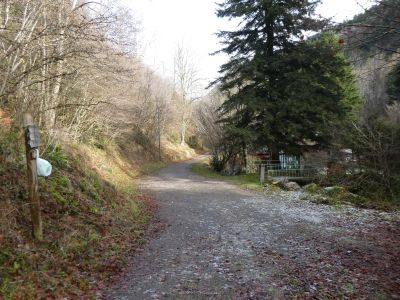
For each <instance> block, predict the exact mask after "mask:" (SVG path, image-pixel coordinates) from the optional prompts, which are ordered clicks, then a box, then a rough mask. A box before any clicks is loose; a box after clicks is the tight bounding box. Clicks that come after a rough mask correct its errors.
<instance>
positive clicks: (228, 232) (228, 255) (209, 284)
mask: <svg viewBox="0 0 400 300" xmlns="http://www.w3.org/2000/svg"><path fill="white" fill-rule="evenodd" d="M200 159H201V158H200ZM196 161H197V160H194V161H188V162H184V163H179V164H174V165H171V166H169V167H167V168H165V169H162V170H161V171H159V172H158V173H156V174H154V175H153V176H151V177H147V178H146V179H145V180H144V181H143V182H142V188H143V189H144V190H145V191H147V192H149V193H151V194H152V195H153V196H154V198H155V201H156V203H157V204H158V205H159V217H160V219H161V220H162V221H163V222H164V223H165V227H164V229H163V230H161V232H159V233H158V234H157V235H156V236H155V237H153V238H151V239H150V240H149V242H148V243H147V244H146V246H145V247H144V249H143V251H142V252H141V254H139V255H137V256H136V257H133V258H132V259H131V260H130V262H129V263H128V265H127V267H126V270H125V273H124V275H123V276H122V277H121V279H120V280H119V281H118V282H116V283H115V284H114V286H113V287H111V288H110V289H109V291H108V292H107V296H106V298H107V299H287V298H300V299H304V298H310V299H311V298H325V299H336V298H340V297H341V298H344V299H346V298H351V299H377V298H380V299H400V296H399V295H400V262H399V261H400V259H399V252H398V251H399V250H398V249H399V233H400V230H399V224H400V223H399V220H400V217H399V214H398V213H385V212H378V211H373V210H362V209H355V208H351V207H342V208H335V207H331V206H325V205H317V204H314V203H310V202H307V201H304V200H300V199H301V192H279V193H271V194H268V193H267V192H266V193H265V194H261V193H256V192H254V191H246V190H243V189H240V188H239V187H237V186H235V185H232V184H230V183H227V182H222V181H215V180H210V179H207V178H204V177H201V176H197V175H194V174H193V173H192V172H191V171H190V165H191V164H192V163H193V162H196Z"/></svg>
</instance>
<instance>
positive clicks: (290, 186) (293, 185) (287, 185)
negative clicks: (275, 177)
mask: <svg viewBox="0 0 400 300" xmlns="http://www.w3.org/2000/svg"><path fill="white" fill-rule="evenodd" d="M279 186H280V187H282V188H283V189H284V190H286V191H299V190H301V187H300V185H299V184H298V183H297V182H293V181H289V182H287V181H281V182H280V183H279Z"/></svg>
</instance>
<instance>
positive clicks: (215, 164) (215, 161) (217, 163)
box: [210, 154, 225, 172]
mask: <svg viewBox="0 0 400 300" xmlns="http://www.w3.org/2000/svg"><path fill="white" fill-rule="evenodd" d="M210 166H211V168H212V169H213V170H214V171H215V172H222V170H223V169H224V167H225V161H224V160H223V159H221V158H219V156H218V155H216V154H214V155H213V156H212V157H211V159H210Z"/></svg>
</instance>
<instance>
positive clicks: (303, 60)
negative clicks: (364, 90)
mask: <svg viewBox="0 0 400 300" xmlns="http://www.w3.org/2000/svg"><path fill="white" fill-rule="evenodd" d="M319 2H320V1H319V0H316V1H307V0H302V1H298V0H297V1H291V0H287V1H283V0H225V2H224V3H222V4H219V9H218V10H217V15H218V16H219V17H226V18H229V19H238V20H240V25H239V29H238V30H236V31H222V32H219V34H218V36H219V37H220V38H221V39H222V44H223V48H222V49H221V50H220V51H219V52H224V53H227V54H228V55H229V56H230V60H229V61H228V62H227V63H225V64H224V65H222V66H221V68H220V74H221V76H220V78H219V79H218V80H217V81H216V82H215V84H218V85H219V87H220V89H221V91H222V92H224V93H225V94H226V96H227V101H226V102H225V103H224V104H223V105H222V107H221V108H220V112H221V114H222V119H221V121H222V122H224V123H225V124H226V129H227V134H228V135H231V136H232V135H235V134H237V135H238V136H239V137H240V138H241V139H242V140H243V141H247V142H248V141H249V140H251V141H252V143H253V144H255V145H257V146H268V147H269V148H270V149H271V150H272V151H273V152H274V153H277V152H278V151H281V150H283V151H285V152H286V153H291V154H301V153H303V152H304V151H307V150H309V149H310V148H323V147H326V146H327V145H329V143H330V140H331V133H332V129H333V126H335V122H337V121H340V120H343V119H344V118H345V117H346V115H347V112H349V111H350V110H351V107H352V105H354V103H356V102H357V101H358V97H357V93H356V91H355V89H354V85H353V83H354V78H353V76H352V74H351V69H350V68H349V65H348V63H347V62H346V60H345V58H344V56H343V55H342V54H341V49H340V45H339V43H338V42H337V40H335V37H334V36H333V35H332V34H323V35H319V36H318V37H317V38H314V39H313V40H312V41H305V40H304V35H305V34H306V33H307V32H312V31H313V32H318V31H320V30H321V29H322V28H323V27H324V25H325V24H324V21H322V20H321V19H318V18H317V17H315V15H314V10H315V8H316V6H317V5H318V4H319Z"/></svg>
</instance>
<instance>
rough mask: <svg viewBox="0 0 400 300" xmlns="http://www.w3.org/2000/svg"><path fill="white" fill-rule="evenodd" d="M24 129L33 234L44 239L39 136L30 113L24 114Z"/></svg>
mask: <svg viewBox="0 0 400 300" xmlns="http://www.w3.org/2000/svg"><path fill="white" fill-rule="evenodd" d="M23 127H24V133H25V148H26V164H27V167H28V190H29V204H30V210H31V218H32V233H33V237H34V238H35V239H36V240H39V241H40V240H42V239H43V228H42V217H41V215H40V199H39V195H38V189H39V186H38V176H37V164H36V163H37V161H36V159H37V148H38V146H39V136H38V131H37V130H36V133H37V134H36V135H33V134H32V133H33V132H35V129H37V127H36V128H35V125H34V122H33V118H32V115H31V114H29V113H25V114H24V118H23Z"/></svg>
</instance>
